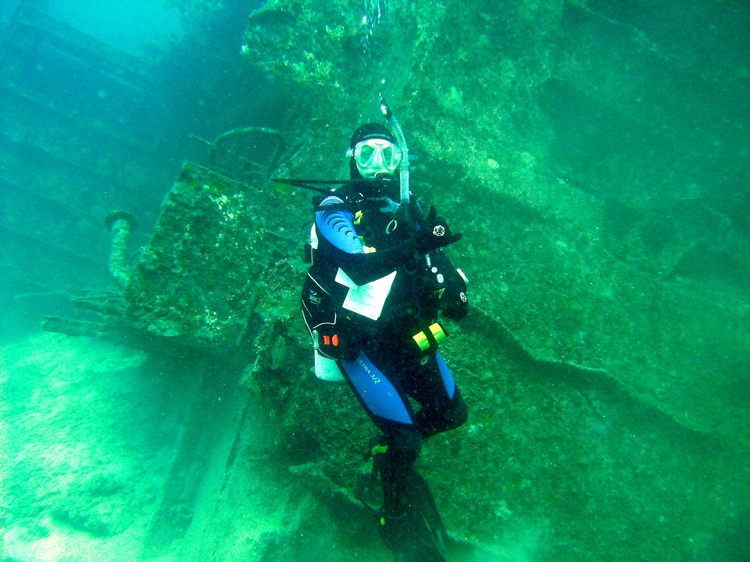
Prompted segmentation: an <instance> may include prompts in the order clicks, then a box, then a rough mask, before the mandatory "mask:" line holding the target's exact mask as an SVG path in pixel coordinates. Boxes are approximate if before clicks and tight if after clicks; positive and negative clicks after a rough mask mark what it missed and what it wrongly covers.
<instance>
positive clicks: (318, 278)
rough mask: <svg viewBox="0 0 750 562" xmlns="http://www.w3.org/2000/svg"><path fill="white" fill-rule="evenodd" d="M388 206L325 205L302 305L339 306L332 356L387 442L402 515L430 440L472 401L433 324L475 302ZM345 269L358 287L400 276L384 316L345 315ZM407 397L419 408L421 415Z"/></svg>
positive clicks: (388, 491)
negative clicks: (322, 299)
mask: <svg viewBox="0 0 750 562" xmlns="http://www.w3.org/2000/svg"><path fill="white" fill-rule="evenodd" d="M381 207H383V202H382V201H367V200H359V201H357V200H356V199H355V201H354V202H350V201H348V200H347V198H345V197H339V196H336V195H332V196H329V197H327V198H325V199H324V200H323V201H322V202H321V203H320V204H319V206H318V210H317V212H316V221H315V230H316V231H317V237H318V241H317V249H316V250H315V253H314V263H313V266H312V267H311V268H310V272H309V275H308V280H307V283H306V286H305V290H303V305H305V306H309V303H310V300H312V297H311V291H312V292H313V293H316V294H317V293H320V292H321V290H322V291H324V292H326V293H329V295H328V296H329V297H332V301H333V302H334V303H335V306H336V313H337V317H336V323H337V326H338V328H337V333H338V337H339V340H337V346H338V350H337V352H338V356H336V354H335V353H334V354H333V356H334V358H336V359H337V360H338V365H339V367H340V368H341V370H342V372H343V374H344V377H345V378H346V380H347V382H348V383H349V385H350V386H351V388H352V390H353V391H354V393H355V395H356V396H357V399H358V400H359V402H360V403H361V404H362V406H363V407H364V408H365V410H366V411H367V412H368V414H369V415H370V417H371V418H372V420H373V421H374V422H375V424H376V425H377V426H378V428H379V429H380V431H381V432H382V433H383V435H384V437H385V442H386V444H387V445H388V448H387V452H386V453H385V459H384V462H383V463H382V464H381V478H382V483H383V493H384V502H385V504H384V509H385V513H386V514H388V515H395V514H398V513H400V512H402V510H403V506H402V505H401V499H402V496H403V494H404V486H405V483H406V480H407V478H406V476H407V474H408V472H409V470H410V469H411V467H412V465H413V463H414V461H415V460H416V458H417V456H418V455H419V451H420V449H421V443H422V439H423V438H426V437H430V436H432V435H435V434H437V433H440V432H442V431H446V430H449V429H454V428H456V427H459V426H460V425H461V424H463V423H464V422H465V421H466V419H467V409H466V405H465V403H464V401H463V399H462V398H461V394H460V392H459V390H458V387H457V386H456V384H455V381H454V379H453V375H452V374H451V372H450V370H449V369H448V366H447V365H446V364H445V361H444V360H443V358H442V356H441V355H440V353H439V352H438V351H437V347H438V345H437V341H436V338H435V336H434V333H433V332H432V331H431V326H432V327H433V328H432V329H435V328H434V326H438V325H437V324H435V323H436V322H437V321H438V315H439V313H440V311H441V310H442V311H443V312H447V313H448V314H449V315H451V316H452V317H456V318H458V317H461V316H463V315H464V314H465V312H466V308H467V306H468V305H467V301H466V284H465V282H464V279H463V278H462V276H461V275H459V273H458V272H457V270H456V269H455V268H454V267H453V266H452V265H451V263H450V261H449V260H448V258H447V256H446V255H445V254H444V253H443V252H442V251H441V250H436V251H433V252H430V253H429V254H427V255H419V254H418V253H417V252H415V249H414V248H415V245H414V241H413V238H414V236H413V233H414V229H415V228H418V227H416V226H414V223H411V226H408V225H407V224H399V222H398V221H397V220H396V216H397V215H394V214H392V213H384V212H381V211H380V208H381ZM414 212H417V211H416V208H415V211H414ZM410 230H411V232H410ZM373 248H374V251H373V250H372V249H373ZM340 272H343V273H345V274H346V276H348V278H349V279H351V281H353V282H354V283H355V284H356V285H357V286H363V285H366V284H368V283H371V282H373V281H376V280H379V279H383V278H387V277H388V276H389V275H393V273H394V272H395V276H393V278H392V283H391V284H390V290H389V292H388V293H387V297H386V298H385V301H384V302H383V303H382V304H383V306H382V310H381V311H380V313H379V314H378V315H377V318H376V319H375V318H374V316H375V313H372V314H370V317H367V316H366V315H363V314H362V313H361V312H359V313H358V312H353V311H352V310H348V309H347V305H346V303H345V300H346V298H347V294H348V292H349V291H350V288H348V287H346V286H345V285H343V284H342V283H341V282H340V281H339V282H337V280H336V278H337V275H340ZM385 283H386V285H387V284H388V281H387V280H386V281H385ZM306 300H307V304H306V303H305V301H306ZM375 308H377V305H376V307H375ZM437 330H438V331H439V328H438V329H437ZM417 334H420V338H417V339H420V341H421V342H422V343H423V348H420V346H419V345H418V343H417V339H415V337H414V336H415V335H417ZM409 397H411V398H412V399H413V400H414V401H416V402H417V403H418V404H419V405H420V406H421V408H420V409H419V410H418V411H414V409H413V408H412V406H411V404H410V401H409Z"/></svg>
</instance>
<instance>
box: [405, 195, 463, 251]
mask: <svg viewBox="0 0 750 562" xmlns="http://www.w3.org/2000/svg"><path fill="white" fill-rule="evenodd" d="M436 214H437V212H436V211H435V207H434V205H433V206H430V212H429V214H428V215H427V216H426V217H422V219H421V220H420V221H419V230H418V231H417V234H416V236H415V237H414V241H415V242H416V247H417V251H418V252H419V253H420V254H428V253H429V252H431V251H433V250H437V249H438V248H445V247H446V246H449V245H451V244H453V243H454V242H458V241H459V240H460V239H461V235H460V234H458V233H457V234H453V233H451V229H450V227H449V226H448V223H447V222H446V221H445V219H444V218H443V217H436V216H435V215H436Z"/></svg>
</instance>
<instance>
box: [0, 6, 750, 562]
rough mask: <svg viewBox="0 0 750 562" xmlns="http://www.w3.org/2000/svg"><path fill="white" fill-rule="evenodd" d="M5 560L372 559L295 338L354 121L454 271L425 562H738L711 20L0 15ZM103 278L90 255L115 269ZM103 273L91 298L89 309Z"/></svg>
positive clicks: (533, 9) (739, 306)
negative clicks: (282, 183)
mask: <svg viewBox="0 0 750 562" xmlns="http://www.w3.org/2000/svg"><path fill="white" fill-rule="evenodd" d="M0 25H2V30H3V31H2V36H0V194H1V199H0V201H1V202H2V206H1V207H0V208H1V209H2V214H1V215H0V219H1V223H0V242H1V244H0V260H1V263H0V271H2V277H0V279H1V280H2V286H0V299H1V300H2V307H3V311H4V312H5V314H4V321H3V324H2V333H1V337H2V346H3V353H2V363H0V365H1V366H2V369H1V370H0V382H1V384H2V394H1V395H0V396H1V398H0V409H1V410H2V422H1V423H0V452H1V453H2V454H1V455H0V458H2V467H1V468H0V470H2V474H1V475H0V502H2V517H3V520H2V525H3V534H2V539H1V540H2V543H0V544H1V545H2V551H3V560H8V561H41V560H68V561H72V560H165V561H166V560H264V561H277V560H278V561H280V560H302V559H304V560H321V561H322V560H326V561H330V560H341V561H345V560H372V561H377V560H389V559H390V556H389V553H388V552H387V551H386V550H385V549H384V548H383V547H382V546H381V544H380V541H379V537H378V536H377V531H376V530H375V527H374V524H373V521H372V518H371V515H370V514H369V513H368V512H367V510H366V509H365V508H363V507H362V505H361V504H360V503H359V501H358V500H357V499H356V494H357V489H358V487H359V485H360V483H361V481H362V479H364V478H366V477H367V475H368V469H369V467H368V466H367V465H366V464H364V463H363V462H362V461H361V454H360V453H361V450H362V448H363V446H364V444H365V443H366V442H367V440H368V439H369V438H370V437H371V436H372V435H373V427H372V426H371V425H370V422H369V421H368V420H367V419H366V417H365V415H364V414H363V413H362V412H361V411H360V409H359V407H358V406H357V404H356V403H354V401H353V400H352V399H351V396H350V394H349V392H348V390H347V389H346V388H344V387H342V386H337V385H335V384H324V383H322V382H320V381H317V380H316V379H315V377H314V376H313V374H312V372H311V353H310V349H309V346H308V342H307V334H306V332H305V329H304V326H303V325H302V322H301V319H300V315H299V311H298V303H297V298H298V287H299V284H300V283H301V279H302V277H303V275H304V271H305V268H306V266H305V264H304V263H303V262H302V259H301V249H302V246H303V244H304V243H305V241H306V238H307V236H308V233H309V221H310V211H311V205H310V198H311V194H310V193H307V192H304V191H289V190H282V189H279V188H278V186H275V185H274V184H273V183H271V182H268V180H269V178H272V177H293V178H316V179H334V178H343V177H345V176H346V174H347V162H346V159H345V157H344V151H345V149H346V148H347V146H348V138H349V135H350V134H351V131H352V130H353V128H354V127H355V126H356V125H357V124H359V123H361V122H363V121H365V120H373V119H379V116H378V113H377V102H378V99H379V97H378V96H379V95H380V94H383V95H384V96H386V97H387V99H388V101H389V103H390V104H391V106H392V107H393V108H394V110H395V111H396V113H397V115H398V118H399V121H400V122H401V124H402V125H403V126H404V129H405V134H406V137H407V140H408V141H409V142H410V148H411V150H412V152H413V153H414V154H415V155H416V158H415V159H414V160H413V163H412V181H413V184H414V191H415V193H417V195H421V196H422V197H423V198H424V201H426V202H428V203H434V204H435V205H436V206H437V207H438V209H439V210H440V212H441V213H442V214H445V215H446V216H448V218H449V219H450V220H451V224H452V225H455V228H456V230H459V231H461V232H462V233H463V234H464V239H463V240H462V241H461V242H460V243H459V244H457V245H456V246H455V247H452V248H450V250H449V251H450V253H451V257H452V260H453V261H454V262H455V263H456V264H457V265H460V266H461V267H462V269H463V270H464V271H466V272H467V274H468V275H469V278H470V281H471V283H470V297H471V298H472V302H473V303H474V309H473V310H472V312H471V314H470V315H469V316H468V317H467V318H466V319H465V321H463V322H462V323H461V324H460V325H450V326H449V332H450V334H451V338H449V340H448V342H447V343H446V345H445V351H444V355H445V356H446V358H447V359H448V361H449V363H450V364H451V366H452V369H453V371H454V372H455V374H456V377H457V380H458V383H459V384H460V385H461V387H462V391H463V392H464V394H465V396H466V399H467V402H468V403H469V407H470V410H471V418H470V420H469V422H468V423H467V425H466V426H465V427H463V428H461V429H459V430H457V431H455V432H452V433H451V434H450V435H446V436H440V437H438V438H436V439H434V440H431V441H430V442H428V443H426V444H425V448H424V450H423V453H422V457H421V458H420V461H419V465H418V466H419V470H420V472H422V473H423V474H424V475H425V476H426V477H427V478H428V480H429V481H430V484H431V486H432V489H433V492H434V494H435V496H436V499H437V503H438V505H439V507H440V510H441V512H442V515H443V517H444V519H445V522H446V525H447V526H448V529H449V531H450V532H451V533H452V534H453V535H454V536H455V537H456V539H457V544H456V545H454V546H453V547H452V548H451V549H449V551H448V552H447V553H446V558H447V559H448V560H452V561H458V560H512V561H518V560H533V561H537V560H738V561H739V560H748V559H750V541H749V540H748V537H750V528H749V527H748V523H747V516H748V513H750V470H749V469H748V467H747V466H746V465H747V462H746V460H747V455H748V443H749V442H750V434H749V433H748V424H747V420H748V406H747V405H748V399H749V398H750V374H749V373H750V369H748V364H750V328H749V327H750V322H748V321H749V320H750V304H749V303H750V283H749V282H748V279H750V220H749V217H750V214H748V209H750V181H749V180H750V178H749V175H750V167H749V166H748V160H749V158H750V134H748V127H750V112H748V106H747V99H750V97H749V96H748V94H749V93H750V41H749V39H750V8H748V6H747V5H746V4H745V3H743V2H739V1H736V2H727V1H712V0H690V1H687V2H681V3H668V2H658V1H655V0H651V1H649V0H629V1H625V2H613V1H599V0H568V1H562V0H559V1H554V2H546V1H545V2H543V1H539V0H536V1H535V0H526V1H520V2H498V1H493V2H490V1H487V2H485V1H482V0H473V1H468V2H448V3H445V2H437V1H435V2H433V1H431V0H420V1H419V2H406V1H397V0H364V1H357V2H351V1H344V0H332V1H330V2H317V3H316V2H312V1H311V0H298V1H296V2H290V1H288V0H272V1H269V2H267V3H265V2H253V1H239V0H228V1H225V2H222V3H218V2H211V1H200V0H169V1H166V2H164V3H161V2H137V1H130V2H84V1H73V0H67V1H66V0H25V1H24V0H16V1H14V2H10V3H8V2H6V3H4V4H3V5H2V6H0ZM118 244H119V245H118ZM113 274H114V275H113Z"/></svg>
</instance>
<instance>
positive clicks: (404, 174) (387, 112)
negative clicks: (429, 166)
mask: <svg viewBox="0 0 750 562" xmlns="http://www.w3.org/2000/svg"><path fill="white" fill-rule="evenodd" d="M380 111H382V112H383V117H385V119H386V121H388V125H390V127H391V130H392V131H393V134H394V136H395V137H396V140H397V141H398V146H399V148H401V154H402V156H401V173H400V174H399V181H400V183H401V186H400V187H401V201H400V203H401V205H404V208H405V209H407V208H408V207H409V148H408V147H407V146H406V138H404V132H403V131H402V130H401V126H400V125H399V124H398V121H397V120H396V116H395V115H394V114H393V112H392V111H391V108H390V107H388V104H387V103H385V100H384V99H383V96H380Z"/></svg>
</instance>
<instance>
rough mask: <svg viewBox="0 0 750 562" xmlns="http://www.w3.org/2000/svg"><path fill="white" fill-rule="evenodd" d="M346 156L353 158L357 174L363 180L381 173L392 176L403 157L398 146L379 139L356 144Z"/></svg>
mask: <svg viewBox="0 0 750 562" xmlns="http://www.w3.org/2000/svg"><path fill="white" fill-rule="evenodd" d="M348 154H349V156H353V157H354V162H355V163H356V164H357V169H358V170H359V173H360V174H362V177H365V178H374V177H375V176H376V175H378V174H383V173H385V174H392V173H393V172H395V171H396V168H398V165H399V164H400V163H401V157H402V155H403V153H402V152H401V149H400V148H399V146H398V145H396V144H394V143H392V142H391V141H388V140H386V139H379V138H372V139H367V140H363V141H360V142H358V143H357V144H356V145H354V150H350V151H349V153H348Z"/></svg>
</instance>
